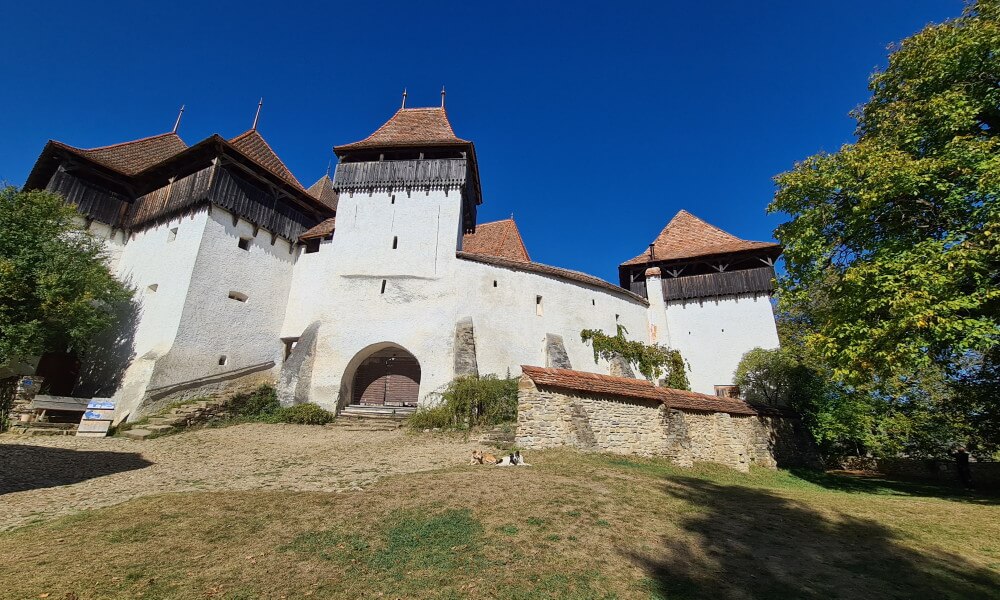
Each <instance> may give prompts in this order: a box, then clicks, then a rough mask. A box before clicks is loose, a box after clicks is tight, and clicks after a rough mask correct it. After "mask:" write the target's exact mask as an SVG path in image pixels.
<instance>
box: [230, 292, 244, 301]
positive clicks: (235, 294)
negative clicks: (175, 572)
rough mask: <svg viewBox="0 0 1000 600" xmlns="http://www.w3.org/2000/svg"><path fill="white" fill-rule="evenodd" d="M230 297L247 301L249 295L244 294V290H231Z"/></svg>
mask: <svg viewBox="0 0 1000 600" xmlns="http://www.w3.org/2000/svg"><path fill="white" fill-rule="evenodd" d="M229 299H230V300H236V301H237V302H246V301H247V295H246V294H244V293H242V292H236V291H230V292H229Z"/></svg>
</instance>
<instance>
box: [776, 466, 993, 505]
mask: <svg viewBox="0 0 1000 600" xmlns="http://www.w3.org/2000/svg"><path fill="white" fill-rule="evenodd" d="M789 472H790V473H792V474H793V475H795V476H796V477H798V478H799V479H803V480H805V481H808V482H810V483H814V484H816V485H818V486H821V487H824V488H826V489H828V490H836V491H838V492H848V493H858V494H878V495H888V496H919V497H923V498H940V499H942V500H951V501H954V502H968V503H971V504H985V505H989V504H1000V493H998V492H997V491H994V490H970V489H965V488H963V487H960V486H959V485H958V483H957V482H956V483H955V485H947V484H942V483H937V482H931V481H920V480H914V479H890V478H888V477H884V476H881V475H872V474H866V473H844V472H840V473H838V472H829V471H827V472H824V471H817V470H815V469H790V470H789Z"/></svg>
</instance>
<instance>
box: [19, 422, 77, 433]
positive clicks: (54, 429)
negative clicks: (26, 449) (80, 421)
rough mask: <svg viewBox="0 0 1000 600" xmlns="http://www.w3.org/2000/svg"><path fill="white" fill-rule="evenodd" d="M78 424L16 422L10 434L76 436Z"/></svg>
mask: <svg viewBox="0 0 1000 600" xmlns="http://www.w3.org/2000/svg"><path fill="white" fill-rule="evenodd" d="M76 428H77V424H76V423H45V422H42V421H31V422H30V423H21V422H19V421H14V422H13V423H11V426H10V432H11V433H19V434H21V435H31V436H34V435H76Z"/></svg>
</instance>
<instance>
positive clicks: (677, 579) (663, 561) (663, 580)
mask: <svg viewBox="0 0 1000 600" xmlns="http://www.w3.org/2000/svg"><path fill="white" fill-rule="evenodd" d="M665 492H666V494H667V495H669V496H673V497H675V498H678V499H680V500H683V501H684V502H686V503H688V504H689V505H692V506H693V507H695V508H694V509H693V510H692V511H690V512H683V513H680V514H678V515H677V523H678V525H679V527H680V528H681V530H682V532H683V533H681V534H679V535H676V536H671V537H669V538H666V539H664V540H663V546H662V547H661V548H659V549H657V550H656V551H654V552H655V554H653V553H648V554H645V555H643V554H632V555H630V556H629V558H631V559H632V560H634V561H636V562H637V563H638V564H639V565H641V566H642V567H644V568H645V569H646V570H647V572H648V573H649V577H650V579H651V584H652V588H653V589H652V590H651V591H653V592H654V597H661V598H669V599H673V598H866V599H867V598H996V597H998V595H1000V575H998V574H997V573H994V572H992V571H990V570H987V569H984V568H982V567H979V566H977V565H974V564H972V563H970V562H969V561H968V560H966V559H965V558H964V557H962V556H959V555H956V554H951V553H946V552H939V553H937V554H921V553H918V552H916V551H914V550H912V549H910V548H907V547H905V546H904V545H902V543H901V542H902V540H901V537H900V534H899V533H898V532H895V531H893V530H891V529H889V528H887V527H885V526H883V525H881V524H880V523H877V522H875V521H872V520H869V519H865V518H860V517H857V516H853V515H850V514H846V513H843V512H836V511H824V512H822V513H821V512H818V511H817V510H815V509H813V508H811V507H810V506H808V505H805V504H803V503H801V502H798V501H796V500H791V499H788V498H784V497H781V496H779V495H776V494H774V493H773V492H771V491H768V490H762V489H755V488H747V487H742V486H734V485H720V484H717V483H713V482H710V481H705V480H703V479H697V478H693V477H675V478H671V479H670V480H668V481H667V482H666V483H665Z"/></svg>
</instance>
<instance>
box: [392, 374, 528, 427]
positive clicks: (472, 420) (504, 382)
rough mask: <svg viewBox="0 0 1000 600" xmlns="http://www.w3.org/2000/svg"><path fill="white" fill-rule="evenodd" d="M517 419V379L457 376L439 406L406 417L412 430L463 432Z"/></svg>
mask: <svg viewBox="0 0 1000 600" xmlns="http://www.w3.org/2000/svg"><path fill="white" fill-rule="evenodd" d="M516 420H517V379H514V378H511V377H507V378H505V379H500V378H499V377H497V376H496V375H485V376H483V377H471V376H470V377H459V378H457V379H454V380H453V381H452V382H451V383H449V384H448V388H447V389H446V390H445V391H444V393H443V394H441V404H439V405H438V406H435V407H433V408H423V409H420V410H418V411H417V412H416V413H414V414H413V416H412V417H410V421H409V425H410V427H412V428H414V429H427V428H432V427H441V428H456V429H463V428H466V427H476V426H493V425H497V424H500V423H509V422H512V421H516Z"/></svg>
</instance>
